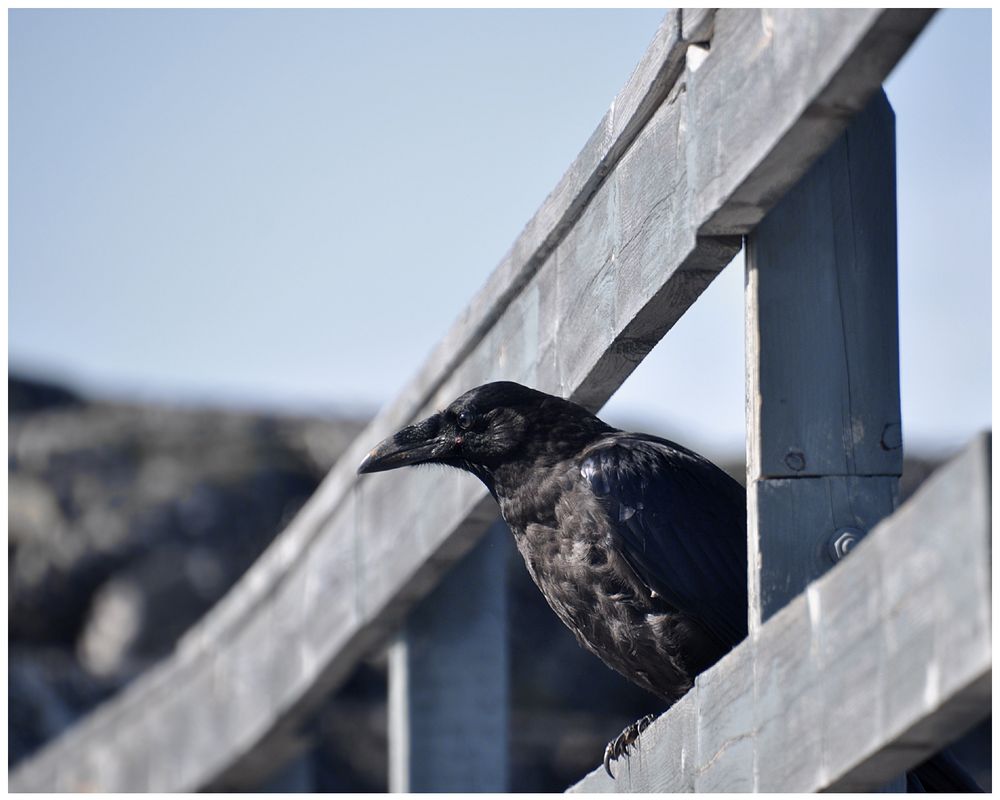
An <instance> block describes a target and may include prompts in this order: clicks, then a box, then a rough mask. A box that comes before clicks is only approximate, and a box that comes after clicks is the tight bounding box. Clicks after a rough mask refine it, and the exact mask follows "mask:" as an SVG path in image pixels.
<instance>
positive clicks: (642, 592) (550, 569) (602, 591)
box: [500, 463, 718, 701]
mask: <svg viewBox="0 0 1000 800" xmlns="http://www.w3.org/2000/svg"><path fill="white" fill-rule="evenodd" d="M500 505H501V511H502V513H503V515H504V518H505V519H506V521H507V523H508V525H509V526H510V528H511V531H512V533H513V534H514V539H515V542H516V544H517V548H518V550H519V551H520V553H521V555H522V556H523V558H524V561H525V564H526V565H527V568H528V572H529V573H530V574H531V577H532V579H533V580H534V581H535V583H536V585H537V586H538V588H539V589H540V590H541V591H542V594H543V595H544V596H545V599H546V600H547V601H548V603H549V605H550V606H551V607H552V609H553V610H554V611H555V612H556V614H557V615H558V616H559V618H560V619H561V620H562V621H563V623H565V625H566V626H567V627H568V628H569V629H570V630H571V631H573V633H574V634H575V635H576V637H577V639H578V640H579V641H580V643H581V644H582V645H583V646H584V647H585V648H587V649H588V650H590V651H591V652H593V653H594V654H595V655H597V656H598V657H599V658H601V660H602V661H604V662H605V663H606V664H607V665H608V666H610V667H612V668H613V669H615V670H617V671H618V672H620V673H622V674H623V675H625V677H627V678H629V679H630V680H632V681H634V682H635V683H637V684H639V685H640V686H642V687H643V688H645V689H647V690H648V691H650V692H653V693H654V694H657V695H659V696H660V697H662V698H664V699H666V700H668V701H673V700H676V699H677V698H678V697H680V696H681V695H683V694H684V692H686V691H687V689H688V688H690V685H691V682H692V681H693V679H694V676H695V675H696V674H697V673H698V672H700V671H701V670H702V669H704V668H705V667H706V666H708V665H709V664H710V663H712V662H713V661H714V660H715V659H716V658H717V657H718V655H717V653H716V651H717V649H718V648H717V647H715V645H714V643H713V642H711V640H710V638H709V637H707V636H706V634H705V632H704V631H703V630H702V629H701V627H700V626H699V625H698V624H697V623H696V622H695V621H694V620H692V619H691V618H690V617H689V616H688V615H686V614H684V613H681V612H678V611H677V610H676V609H674V608H672V607H670V606H669V604H667V603H666V602H665V601H664V599H663V598H662V597H659V596H656V595H655V594H654V593H653V592H651V591H650V589H649V588H647V587H646V586H645V585H644V584H643V582H642V581H641V580H640V579H639V578H638V577H637V576H636V574H635V572H634V570H633V569H632V567H631V566H630V565H629V564H628V562H627V560H626V559H625V557H624V556H623V555H622V553H621V552H620V550H619V548H618V547H617V546H616V543H615V541H614V538H613V535H612V530H613V524H612V520H611V519H610V518H609V515H608V511H607V508H606V506H605V504H603V503H602V502H601V500H600V499H599V498H597V497H595V495H594V493H593V492H592V491H591V489H590V487H589V484H588V482H587V481H585V480H581V474H580V467H579V465H578V464H575V463H574V464H570V465H567V466H566V467H565V468H563V469H559V470H552V471H550V472H548V473H547V477H546V479H545V480H543V481H541V482H538V483H537V484H535V485H534V486H533V487H532V489H531V491H525V490H521V491H516V492H511V493H510V495H508V496H506V497H505V496H501V497H500ZM636 513H640V514H641V513H643V512H642V510H638V511H637V512H636Z"/></svg>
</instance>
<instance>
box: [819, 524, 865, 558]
mask: <svg viewBox="0 0 1000 800" xmlns="http://www.w3.org/2000/svg"><path fill="white" fill-rule="evenodd" d="M864 535H865V533H864V531H862V530H859V529H857V528H838V529H837V530H836V531H834V532H833V535H832V536H830V539H829V542H828V544H827V554H828V555H829V556H830V560H831V561H833V562H834V563H837V562H838V561H840V560H841V559H842V558H843V557H844V556H846V555H847V554H848V553H849V552H850V551H851V550H852V549H853V547H854V545H856V544H857V543H858V542H860V541H861V539H862V538H863V537H864Z"/></svg>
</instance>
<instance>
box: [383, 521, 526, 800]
mask: <svg viewBox="0 0 1000 800" xmlns="http://www.w3.org/2000/svg"><path fill="white" fill-rule="evenodd" d="M511 546H512V544H511V539H510V533H509V531H508V530H507V527H506V525H504V524H503V523H502V522H497V523H496V524H494V525H493V526H492V527H491V528H490V530H489V531H488V532H487V534H486V535H485V536H484V537H483V539H482V541H481V542H479V544H477V545H476V547H475V548H474V549H473V550H472V552H470V553H469V554H468V555H467V556H466V557H465V558H464V559H463V560H462V561H461V562H459V563H458V564H457V565H456V566H455V568H454V569H453V570H452V571H451V573H449V574H448V576H447V577H446V578H445V579H444V580H443V581H442V582H441V583H440V584H439V585H438V586H437V588H436V589H435V590H434V591H433V592H432V593H431V594H430V595H429V596H428V597H427V598H426V599H425V600H424V601H423V602H422V603H421V604H420V605H419V606H417V607H416V608H415V609H414V610H413V611H412V612H411V613H410V616H409V618H408V619H407V621H406V624H405V626H404V629H403V631H402V632H401V634H400V636H399V638H398V639H397V641H396V642H395V643H393V645H392V646H391V648H390V652H389V790H390V791H391V792H503V791H505V790H506V788H507V740H508V736H507V718H508V708H507V707H508V669H507V664H508V653H507V599H506V575H507V563H508V554H509V548H510V547H511Z"/></svg>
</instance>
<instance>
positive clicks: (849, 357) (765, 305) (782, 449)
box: [746, 92, 903, 630]
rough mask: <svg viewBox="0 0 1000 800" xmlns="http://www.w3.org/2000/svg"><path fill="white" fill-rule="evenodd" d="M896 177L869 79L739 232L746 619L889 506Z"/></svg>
mask: <svg viewBox="0 0 1000 800" xmlns="http://www.w3.org/2000/svg"><path fill="white" fill-rule="evenodd" d="M895 186H896V174H895V147H894V124H893V114H892V109H891V108H890V107H889V103H888V100H887V99H886V98H885V95H884V93H882V92H879V93H878V94H876V95H875V97H874V98H873V99H872V101H871V102H870V103H869V104H868V106H867V107H866V108H865V109H864V110H863V111H862V112H861V113H860V114H858V115H857V117H855V119H854V120H853V121H852V122H851V124H850V126H849V127H848V128H847V130H846V131H845V132H844V133H843V134H842V135H841V136H840V138H839V139H837V140H836V141H835V142H834V144H833V146H832V147H831V148H830V150H829V151H828V152H827V153H826V154H824V155H823V157H822V158H820V159H819V160H818V161H817V162H816V163H815V164H814V165H813V166H812V168H811V169H810V170H809V171H808V172H807V173H806V175H805V176H803V178H802V179H801V180H800V181H799V182H798V183H797V184H796V185H795V186H793V187H792V188H791V189H790V190H789V191H788V193H787V194H786V195H785V197H784V198H783V199H782V200H781V202H779V203H778V204H777V205H776V206H775V207H774V208H773V209H772V210H771V211H770V213H769V214H768V215H767V216H766V217H765V218H764V220H763V221H762V222H761V223H760V224H759V225H758V226H757V228H756V230H754V232H753V233H752V234H751V235H750V236H749V238H748V240H747V261H746V270H747V275H746V328H747V335H746V358H747V486H748V502H749V506H748V508H749V511H750V513H749V519H748V527H749V552H750V553H751V563H752V564H753V565H754V568H753V569H751V574H750V576H749V581H750V584H749V585H750V625H751V630H756V629H757V628H758V627H759V626H760V623H761V622H762V621H764V620H766V619H767V618H768V617H769V616H771V615H772V614H774V613H775V612H776V611H777V610H778V609H780V608H781V607H782V606H783V605H785V603H787V602H788V601H789V600H790V599H791V598H793V597H794V596H795V595H797V594H798V593H799V592H800V591H801V590H802V589H803V588H804V587H805V585H806V584H807V583H809V581H810V580H812V579H813V578H816V577H818V576H819V575H821V574H822V573H823V572H825V571H826V570H827V569H829V568H830V567H831V566H832V565H833V564H834V563H835V561H836V559H835V557H834V556H833V555H832V554H831V553H830V548H831V547H832V546H834V544H835V542H836V540H837V539H838V538H839V537H850V536H852V535H853V536H855V537H856V538H860V537H861V536H863V535H864V534H865V533H866V532H867V531H868V530H869V529H870V528H871V527H872V525H874V524H875V523H876V522H878V520H880V519H881V518H882V517H884V516H886V515H888V514H889V513H891V512H892V510H893V509H894V508H895V494H896V480H897V476H898V475H899V474H900V473H901V472H902V460H903V459H902V441H901V438H900V430H901V428H900V405H899V345H898V312H897V301H896V295H897V289H896V193H895Z"/></svg>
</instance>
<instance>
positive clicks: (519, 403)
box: [358, 381, 611, 490]
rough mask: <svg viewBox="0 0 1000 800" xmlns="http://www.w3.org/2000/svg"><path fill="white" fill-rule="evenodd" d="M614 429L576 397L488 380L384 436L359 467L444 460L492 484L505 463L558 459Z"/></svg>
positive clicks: (360, 469) (378, 469)
mask: <svg viewBox="0 0 1000 800" xmlns="http://www.w3.org/2000/svg"><path fill="white" fill-rule="evenodd" d="M609 430H611V428H609V427H608V426H607V425H605V424H604V423H603V422H601V421H600V420H599V419H598V418H597V417H595V416H594V415H593V414H591V413H590V412H589V411H587V410H586V409H585V408H583V407H581V406H578V405H577V404H576V403H571V402H569V401H568V400H563V399H561V398H559V397H553V396H552V395H548V394H544V393H543V392H538V391H535V390H534V389H529V388H528V387H527V386H522V385H521V384H519V383H511V382H509V381H501V382H498V383H487V384H484V385H482V386H478V387H476V388H475V389H471V390H470V391H468V392H466V393H465V394H463V395H462V396H461V397H459V398H458V399H457V400H455V401H454V402H453V403H451V404H450V405H449V406H448V407H447V408H446V409H445V410H444V411H440V412H438V413H437V414H433V415H432V416H430V417H428V418H427V419H425V420H422V421H420V422H417V423H415V424H413V425H409V426H407V427H405V428H403V429H402V430H401V431H399V432H397V433H395V434H393V435H392V436H390V437H389V438H387V439H385V440H384V441H383V442H381V443H380V444H378V445H377V446H376V447H375V449H373V450H372V451H371V452H370V453H369V454H368V455H367V456H366V457H365V460H364V461H362V462H361V465H360V466H359V467H358V473H366V472H381V471H382V470H387V469H395V468H396V467H403V466H407V465H410V464H445V465H447V466H451V467H458V468H459V469H464V470H467V471H469V472H471V473H473V474H474V475H476V476H478V477H479V478H481V479H482V480H483V482H484V483H486V485H487V486H489V487H490V488H491V490H492V488H493V476H494V474H495V472H496V470H497V469H499V468H500V467H502V466H504V465H506V464H521V463H535V462H537V460H538V459H539V458H542V459H545V458H546V456H550V457H552V459H553V460H555V459H556V458H558V457H560V456H562V455H565V454H569V453H571V452H575V451H577V449H578V448H579V446H580V444H581V443H582V442H584V441H586V440H587V439H590V438H593V436H594V435H596V434H600V433H604V432H607V431H609Z"/></svg>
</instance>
